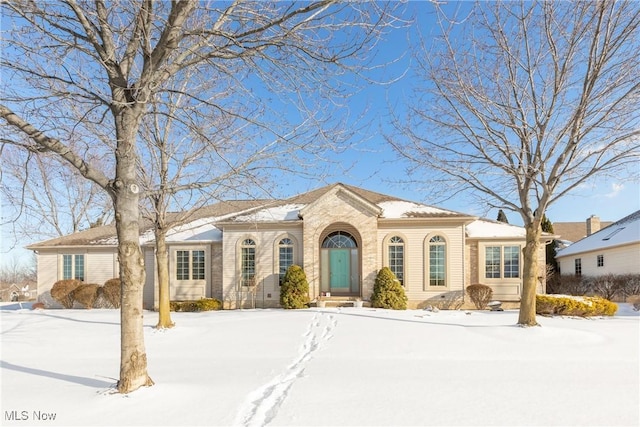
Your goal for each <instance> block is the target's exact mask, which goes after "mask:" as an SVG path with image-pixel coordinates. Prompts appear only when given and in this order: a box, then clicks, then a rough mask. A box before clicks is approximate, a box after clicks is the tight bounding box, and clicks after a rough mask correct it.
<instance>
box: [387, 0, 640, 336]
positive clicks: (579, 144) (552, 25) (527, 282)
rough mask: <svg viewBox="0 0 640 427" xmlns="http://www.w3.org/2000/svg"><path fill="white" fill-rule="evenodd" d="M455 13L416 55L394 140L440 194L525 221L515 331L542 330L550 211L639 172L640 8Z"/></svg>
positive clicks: (601, 5)
mask: <svg viewBox="0 0 640 427" xmlns="http://www.w3.org/2000/svg"><path fill="white" fill-rule="evenodd" d="M458 6H460V5H458ZM448 7H449V6H443V8H441V9H440V10H439V14H438V18H439V20H438V22H439V23H440V31H439V36H438V37H435V38H434V39H433V44H432V45H428V44H427V43H426V41H425V40H423V41H422V43H421V45H420V46H419V47H418V49H417V50H416V56H415V58H416V63H417V65H418V66H419V67H418V68H419V70H418V74H419V75H420V77H421V78H418V79H416V81H419V82H420V84H421V90H419V94H418V96H417V97H416V98H414V99H412V100H411V102H410V105H409V106H408V110H409V112H408V115H407V118H406V119H405V118H400V117H398V120H397V122H396V124H397V129H399V131H400V132H399V134H400V135H401V136H398V135H396V136H389V138H388V139H389V141H390V142H391V144H392V145H393V146H394V147H395V148H396V150H397V152H398V153H400V155H401V156H403V157H404V158H406V159H408V160H409V162H410V163H411V165H412V166H411V172H413V173H417V174H419V173H420V171H428V173H429V176H428V177H427V179H428V180H429V182H430V183H431V184H432V185H431V187H435V186H434V185H433V182H435V181H438V180H441V181H442V186H439V187H441V188H447V189H448V190H449V191H450V192H452V193H451V194H454V193H455V192H457V191H460V190H461V189H463V190H466V191H468V193H467V194H474V195H475V196H477V197H478V198H479V199H480V200H481V201H482V202H483V203H488V204H489V205H490V206H492V207H498V208H505V209H509V210H511V211H514V212H517V213H519V214H520V216H521V217H522V220H523V222H524V226H525V228H526V246H525V247H524V249H523V276H524V277H523V292H522V301H521V306H520V315H519V319H518V323H519V324H520V325H536V324H537V322H536V317H535V313H536V310H535V293H536V285H537V283H538V280H539V277H541V276H542V275H544V269H540V268H539V267H543V266H538V262H537V254H538V249H539V247H540V237H541V227H540V223H541V221H542V218H543V214H544V213H545V211H546V210H547V208H548V207H549V206H550V205H551V204H552V203H554V202H555V201H557V200H558V199H559V198H561V197H563V196H565V195H566V194H568V193H569V192H571V191H572V190H574V189H575V188H576V187H577V186H579V185H581V184H583V183H584V182H586V181H588V180H590V179H592V178H594V177H596V176H603V175H607V174H608V175H609V176H613V177H616V178H617V179H623V178H624V177H628V176H629V171H633V169H634V168H637V164H638V163H637V162H638V156H639V152H640V150H639V146H640V138H639V135H640V102H639V100H640V98H639V97H640V62H639V58H640V57H639V56H638V50H639V49H640V31H639V25H640V4H638V3H637V2H627V1H619V2H614V1H598V2H542V1H533V2H524V1H521V2H491V3H485V2H479V3H477V4H476V5H475V7H473V6H469V5H468V4H463V5H461V9H460V10H462V11H464V14H462V13H458V14H457V15H455V16H453V17H450V16H448V15H447V14H446V13H445V10H444V9H445V8H448ZM450 10H451V9H448V11H450ZM460 10H459V11H458V12H460ZM426 173H427V172H425V174H426ZM631 173H632V174H633V172H631ZM636 173H637V170H636ZM447 184H449V185H447ZM452 187H455V188H452Z"/></svg>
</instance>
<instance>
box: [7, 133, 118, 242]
mask: <svg viewBox="0 0 640 427" xmlns="http://www.w3.org/2000/svg"><path fill="white" fill-rule="evenodd" d="M0 153H1V155H2V171H1V172H0V194H2V197H3V198H4V200H5V201H6V204H5V209H4V216H3V218H2V220H1V222H0V225H2V226H3V227H10V228H11V230H12V232H11V233H10V234H8V235H7V236H6V238H8V239H11V240H12V242H11V244H12V245H13V246H15V245H17V244H18V243H19V242H23V241H25V240H27V239H28V241H29V242H32V241H34V240H45V239H47V238H54V237H60V236H63V235H66V234H69V233H74V232H77V231H80V230H83V229H87V228H90V227H93V226H97V225H102V224H105V223H108V222H110V221H112V220H113V215H112V207H111V206H110V200H109V198H108V197H107V195H106V194H105V193H104V192H103V191H102V190H101V189H100V188H99V187H98V186H96V185H95V184H94V183H92V182H91V181H87V180H86V179H84V178H83V177H82V176H81V175H80V174H79V173H78V172H77V171H75V170H72V169H69V168H67V167H66V166H65V165H63V164H61V163H60V160H59V157H58V156H53V155H52V153H47V154H42V155H35V154H34V153H31V152H25V151H23V150H20V149H18V148H17V147H14V146H10V145H6V146H4V147H1V148H0Z"/></svg>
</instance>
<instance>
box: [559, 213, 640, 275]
mask: <svg viewBox="0 0 640 427" xmlns="http://www.w3.org/2000/svg"><path fill="white" fill-rule="evenodd" d="M556 259H557V260H558V265H559V267H560V273H561V274H563V275H576V276H590V277H598V276H605V275H608V274H640V210H639V211H635V212H633V213H632V214H630V215H628V216H626V217H624V218H622V219H621V220H619V221H616V222H614V223H612V224H611V225H609V226H607V227H605V228H603V229H601V230H598V231H596V232H594V233H593V234H589V235H588V236H587V237H585V238H584V239H581V240H578V241H577V242H575V243H573V244H571V245H569V246H567V247H566V248H564V249H561V250H560V251H558V253H557V255H556Z"/></svg>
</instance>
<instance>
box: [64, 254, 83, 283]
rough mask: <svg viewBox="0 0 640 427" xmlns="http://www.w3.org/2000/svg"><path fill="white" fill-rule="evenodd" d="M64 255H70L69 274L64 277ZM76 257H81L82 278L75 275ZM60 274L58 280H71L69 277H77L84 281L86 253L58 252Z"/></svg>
mask: <svg viewBox="0 0 640 427" xmlns="http://www.w3.org/2000/svg"><path fill="white" fill-rule="evenodd" d="M65 257H71V276H70V277H65V271H64V267H65V262H64V259H65ZM78 257H82V263H83V266H82V278H78V277H77V273H78V272H77V264H76V263H77V259H78ZM59 262H60V274H59V279H60V280H71V279H77V280H80V281H82V282H85V281H86V280H87V254H86V253H77V252H74V253H63V254H60V259H59Z"/></svg>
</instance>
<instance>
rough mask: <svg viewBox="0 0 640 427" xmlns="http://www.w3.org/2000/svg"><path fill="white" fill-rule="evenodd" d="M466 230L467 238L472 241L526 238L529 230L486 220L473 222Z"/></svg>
mask: <svg viewBox="0 0 640 427" xmlns="http://www.w3.org/2000/svg"><path fill="white" fill-rule="evenodd" d="M466 229H467V237H468V238H470V239H481V238H484V239H499V238H503V239H504V238H514V237H518V238H525V237H526V235H527V230H526V229H525V228H524V227H519V226H517V225H511V224H507V223H506V222H500V221H492V220H490V219H486V218H482V219H477V220H475V221H473V222H472V223H471V224H469V225H467V228H466Z"/></svg>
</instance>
